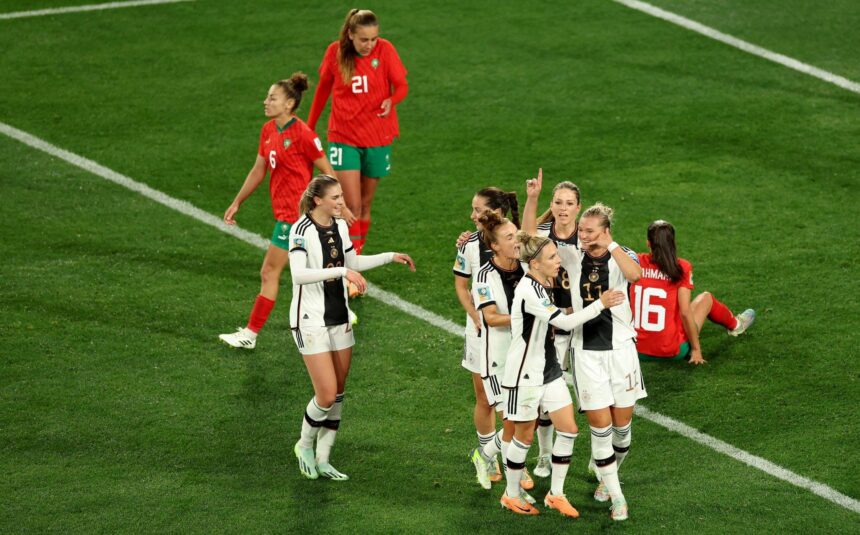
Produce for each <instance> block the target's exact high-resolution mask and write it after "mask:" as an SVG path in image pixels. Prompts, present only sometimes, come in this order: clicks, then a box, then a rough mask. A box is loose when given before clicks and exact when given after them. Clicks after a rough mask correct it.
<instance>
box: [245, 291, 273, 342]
mask: <svg viewBox="0 0 860 535" xmlns="http://www.w3.org/2000/svg"><path fill="white" fill-rule="evenodd" d="M274 306H275V302H274V301H272V300H271V299H269V298H268V297H263V295H262V294H260V295H258V296H257V299H255V300H254V308H252V309H251V317H250V318H248V328H249V329H251V330H252V331H254V332H255V333H258V332H260V329H262V328H263V325H265V324H266V320H267V319H269V314H270V313H271V312H272V308H273V307H274Z"/></svg>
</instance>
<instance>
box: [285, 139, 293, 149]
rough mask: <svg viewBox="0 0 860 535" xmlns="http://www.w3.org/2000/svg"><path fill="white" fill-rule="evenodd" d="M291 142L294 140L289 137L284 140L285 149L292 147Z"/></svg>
mask: <svg viewBox="0 0 860 535" xmlns="http://www.w3.org/2000/svg"><path fill="white" fill-rule="evenodd" d="M291 143H292V141H290V140H289V139H285V140H284V148H285V149H288V148H290V144H291Z"/></svg>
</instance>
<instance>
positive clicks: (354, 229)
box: [349, 219, 363, 254]
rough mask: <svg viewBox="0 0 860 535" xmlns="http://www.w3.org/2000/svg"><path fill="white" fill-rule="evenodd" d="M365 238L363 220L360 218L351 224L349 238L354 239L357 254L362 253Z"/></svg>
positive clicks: (353, 243) (353, 244)
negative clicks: (362, 229)
mask: <svg viewBox="0 0 860 535" xmlns="http://www.w3.org/2000/svg"><path fill="white" fill-rule="evenodd" d="M361 238H363V236H362V234H361V221H359V220H358V219H356V220H355V222H354V223H353V224H352V225H350V226H349V239H350V240H352V246H353V247H354V248H355V254H361V245H362V243H363V242H362V241H361Z"/></svg>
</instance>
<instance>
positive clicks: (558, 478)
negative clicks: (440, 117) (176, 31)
mask: <svg viewBox="0 0 860 535" xmlns="http://www.w3.org/2000/svg"><path fill="white" fill-rule="evenodd" d="M517 240H518V241H519V242H520V261H521V262H524V263H527V264H528V270H529V272H528V274H527V275H525V276H524V277H523V278H522V280H521V281H520V282H519V284H518V285H517V287H516V290H515V291H514V299H513V302H512V305H511V345H510V347H509V349H508V354H507V360H506V362H505V373H504V377H503V379H502V387H503V388H504V390H505V395H506V399H505V415H506V417H507V418H508V420H511V421H512V422H514V436H513V439H512V440H511V445H510V446H509V447H508V452H507V455H506V464H507V468H508V469H507V473H506V478H507V483H506V489H505V493H504V494H503V495H502V498H501V504H502V506H503V507H505V508H507V509H509V510H511V511H513V512H515V513H518V514H526V515H533V514H538V510H537V509H536V508H535V507H534V506H532V505H531V504H529V503H528V502H527V501H525V500H523V499H522V497H521V495H520V478H521V473H522V471H523V469H524V467H525V460H526V456H527V455H528V450H529V447H530V446H531V443H532V438H533V437H534V427H535V421H536V420H537V418H538V414H539V412H540V410H541V408H543V409H544V410H546V411H547V412H548V413H549V417H550V419H551V420H552V423H553V425H554V426H555V428H556V432H557V438H556V440H555V443H554V444H553V448H552V474H551V488H550V491H549V493H547V495H546V496H545V497H544V505H546V506H547V507H549V508H551V509H555V510H557V511H559V512H560V513H561V514H563V515H565V516H568V517H573V518H576V517H578V516H579V513H578V512H577V511H576V509H574V507H573V506H572V505H571V504H570V502H569V501H568V500H567V498H566V497H565V494H564V481H565V478H566V477H567V471H568V468H569V465H570V458H571V455H572V454H573V444H574V440H575V439H576V435H577V431H578V430H577V427H576V422H575V420H574V417H573V400H572V398H571V396H570V390H568V388H567V385H566V384H565V383H564V379H562V374H561V366H560V365H559V363H558V357H557V356H556V354H555V345H554V344H553V339H552V338H553V331H552V329H550V326H554V327H558V328H559V329H562V330H566V331H570V330H573V329H574V328H576V327H578V326H580V325H583V324H584V323H585V322H587V321H589V320H591V319H594V318H596V317H597V316H598V315H600V314H601V313H602V312H603V311H604V310H606V308H607V307H615V305H618V304H621V303H623V302H624V300H625V297H624V292H620V291H615V290H610V289H607V291H605V292H603V293H602V294H601V295H600V297H599V298H598V299H596V300H595V302H593V303H591V304H590V305H589V306H587V307H585V308H584V309H583V310H579V311H577V312H575V313H573V314H565V313H563V312H562V311H561V310H560V309H559V308H558V307H556V306H555V305H554V304H553V302H552V299H551V297H550V294H549V293H548V292H547V288H548V287H549V286H550V285H551V281H552V279H553V278H554V277H556V276H558V270H559V268H560V267H561V259H560V258H559V256H558V250H557V248H556V246H555V244H554V243H553V242H552V240H550V239H549V238H546V237H539V236H531V235H529V234H528V233H526V232H523V231H520V232H519V233H518V234H517Z"/></svg>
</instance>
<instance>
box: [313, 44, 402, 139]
mask: <svg viewBox="0 0 860 535" xmlns="http://www.w3.org/2000/svg"><path fill="white" fill-rule="evenodd" d="M338 49H339V45H338V42H337V41H335V42H334V43H332V44H331V45H329V47H328V48H327V49H326V51H325V55H324V56H323V60H322V64H321V65H320V71H319V72H320V81H319V85H318V86H317V90H316V93H314V100H313V103H312V104H311V111H310V113H309V114H308V125H310V127H311V128H316V123H317V120H318V119H319V116H320V114H321V113H322V110H323V108H324V107H325V103H326V101H327V100H328V97H329V95H330V94H331V95H332V100H331V115H330V116H329V120H328V140H329V142H332V141H333V142H335V143H345V144H347V145H352V146H353V147H381V146H384V145H390V144H391V142H392V141H393V140H394V138H395V137H397V136H398V135H399V134H400V130H399V127H398V123H397V111H396V105H397V104H398V103H399V102H400V101H401V100H403V99H404V98H405V97H406V92H407V87H408V86H407V84H406V67H404V66H403V63H402V62H401V61H400V56H398V55H397V50H395V48H394V45H392V44H391V42H390V41H387V40H385V39H382V38H380V39H379V41H377V43H376V46H375V47H373V50H372V51H371V52H370V54H369V55H367V56H361V55H356V57H355V69H354V71H353V73H352V79H351V80H350V81H349V83H344V82H343V76H342V75H341V73H340V68H339V67H338V64H337V53H338ZM392 89H393V92H392ZM387 98H391V103H392V106H391V113H389V114H388V115H387V116H385V117H379V113H381V109H380V105H381V104H382V101H383V100H385V99H387Z"/></svg>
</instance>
